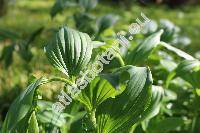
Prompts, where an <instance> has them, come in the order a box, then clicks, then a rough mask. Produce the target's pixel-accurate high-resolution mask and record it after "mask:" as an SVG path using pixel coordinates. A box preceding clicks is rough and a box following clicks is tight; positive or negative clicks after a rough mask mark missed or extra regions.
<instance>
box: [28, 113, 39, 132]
mask: <svg viewBox="0 0 200 133" xmlns="http://www.w3.org/2000/svg"><path fill="white" fill-rule="evenodd" d="M27 133H39V127H38V122H37V119H36V116H35V112H33V113H32V115H31V118H30V121H29V125H28V130H27Z"/></svg>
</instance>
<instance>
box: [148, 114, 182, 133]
mask: <svg viewBox="0 0 200 133" xmlns="http://www.w3.org/2000/svg"><path fill="white" fill-rule="evenodd" d="M183 124H184V120H183V119H182V118H179V117H170V118H165V119H163V120H157V121H151V122H150V124H149V127H148V129H147V130H148V131H149V132H150V133H166V132H169V131H172V130H174V129H176V128H177V127H180V126H181V125H183Z"/></svg>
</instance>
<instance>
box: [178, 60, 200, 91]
mask: <svg viewBox="0 0 200 133" xmlns="http://www.w3.org/2000/svg"><path fill="white" fill-rule="evenodd" d="M176 75H177V76H180V77H181V78H183V79H184V80H186V81H188V82H189V83H190V84H191V85H192V86H194V87H195V88H200V62H199V61H198V60H185V61H182V62H181V63H180V64H179V65H178V67H177V68H176Z"/></svg>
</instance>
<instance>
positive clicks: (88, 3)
mask: <svg viewBox="0 0 200 133" xmlns="http://www.w3.org/2000/svg"><path fill="white" fill-rule="evenodd" d="M97 3H98V0H79V4H80V5H81V6H82V7H84V8H85V10H86V11H88V10H91V9H94V8H95V7H96V5H97Z"/></svg>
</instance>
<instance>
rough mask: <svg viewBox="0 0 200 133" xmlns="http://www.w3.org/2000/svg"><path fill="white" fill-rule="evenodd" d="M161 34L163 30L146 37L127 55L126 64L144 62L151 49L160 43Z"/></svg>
mask: <svg viewBox="0 0 200 133" xmlns="http://www.w3.org/2000/svg"><path fill="white" fill-rule="evenodd" d="M162 33H163V30H160V31H158V32H156V33H154V34H152V35H150V36H149V37H147V38H146V39H145V40H144V41H143V42H142V43H141V44H139V45H138V46H137V47H136V48H135V49H134V50H133V51H131V52H130V53H129V54H127V56H126V63H127V64H132V65H135V64H139V63H141V62H143V61H144V60H146V59H147V58H148V56H149V55H150V53H151V52H152V51H153V49H154V48H155V47H156V46H157V45H158V44H159V43H160V36H161V34H162Z"/></svg>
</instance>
